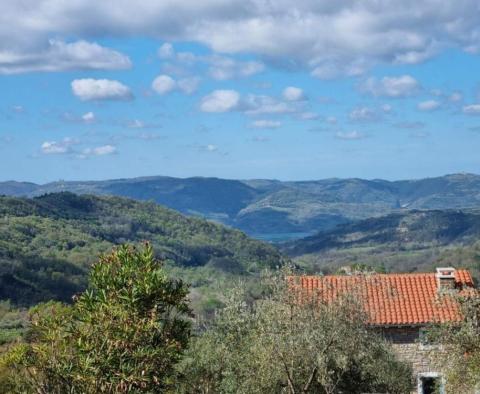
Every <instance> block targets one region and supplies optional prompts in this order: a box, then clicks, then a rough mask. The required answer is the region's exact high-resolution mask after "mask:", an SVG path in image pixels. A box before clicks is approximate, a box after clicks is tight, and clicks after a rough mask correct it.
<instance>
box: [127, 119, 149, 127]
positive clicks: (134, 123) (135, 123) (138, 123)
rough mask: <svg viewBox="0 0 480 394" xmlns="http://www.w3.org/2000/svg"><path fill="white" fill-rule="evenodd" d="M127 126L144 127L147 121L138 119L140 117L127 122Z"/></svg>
mask: <svg viewBox="0 0 480 394" xmlns="http://www.w3.org/2000/svg"><path fill="white" fill-rule="evenodd" d="M127 127H128V128H130V129H143V128H144V127H145V122H142V121H141V120H138V119H134V120H131V121H129V122H127Z"/></svg>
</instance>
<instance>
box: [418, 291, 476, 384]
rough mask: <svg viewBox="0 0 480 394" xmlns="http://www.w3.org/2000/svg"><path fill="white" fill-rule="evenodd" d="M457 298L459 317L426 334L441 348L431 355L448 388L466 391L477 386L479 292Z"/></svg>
mask: <svg viewBox="0 0 480 394" xmlns="http://www.w3.org/2000/svg"><path fill="white" fill-rule="evenodd" d="M456 300H457V302H458V304H459V306H460V311H461V313H462V320H461V321H457V322H455V321H453V322H446V323H443V324H439V325H437V326H436V327H433V328H432V329H431V330H430V331H429V333H428V337H427V338H428V339H429V340H430V341H431V342H433V343H437V344H440V345H441V346H442V348H443V351H442V352H435V351H433V352H432V355H433V356H434V357H435V358H436V361H437V362H438V363H439V365H440V366H442V367H443V370H444V371H445V374H446V385H447V387H446V389H447V392H462V393H468V392H473V391H474V389H475V388H480V296H479V294H478V293H476V292H475V291H473V290H472V291H471V292H469V293H468V294H467V296H465V294H463V295H462V294H460V295H458V296H457V297H456Z"/></svg>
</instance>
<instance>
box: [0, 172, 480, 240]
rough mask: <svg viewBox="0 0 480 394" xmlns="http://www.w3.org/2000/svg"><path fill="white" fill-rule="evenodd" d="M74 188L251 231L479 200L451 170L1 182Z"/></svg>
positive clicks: (36, 191) (29, 191) (479, 189)
mask: <svg viewBox="0 0 480 394" xmlns="http://www.w3.org/2000/svg"><path fill="white" fill-rule="evenodd" d="M61 191H71V192H74V193H78V194H84V193H89V194H95V195H118V196H124V197H129V198H134V199H137V200H152V201H155V202H157V203H159V204H162V205H165V206H167V207H169V208H172V209H175V210H178V211H180V212H182V213H184V214H187V215H197V216H202V217H205V218H209V219H213V220H216V221H218V222H221V223H223V224H226V225H228V226H231V227H235V228H238V229H240V230H242V231H245V232H247V233H248V234H251V235H253V236H255V237H259V238H265V239H272V238H273V237H274V236H275V237H276V236H278V235H279V234H280V235H282V234H283V237H284V238H289V237H292V238H295V237H296V238H298V237H299V236H304V235H305V233H314V232H317V231H320V230H329V229H332V228H334V227H335V226H336V225H337V224H342V223H347V222H351V221H355V220H361V219H366V218H368V217H377V216H383V215H387V214H389V213H392V212H401V211H403V210H412V209H413V210H415V209H416V210H419V209H421V210H432V209H442V210H444V209H465V208H477V207H480V176H478V175H473V174H453V175H446V176H442V177H436V178H427V179H419V180H404V181H385V180H379V179H375V180H364V179H357V178H353V179H324V180H314V181H301V182H281V181H276V180H246V181H239V180H225V179H218V178H200V177H195V178H185V179H181V178H172V177H161V176H159V177H144V178H134V179H117V180H107V181H95V182H93V181H92V182H64V181H60V182H53V183H49V184H45V185H35V184H31V183H22V182H13V181H10V182H3V183H1V182H0V194H6V195H15V196H28V197H32V196H38V195H42V194H45V193H52V192H61Z"/></svg>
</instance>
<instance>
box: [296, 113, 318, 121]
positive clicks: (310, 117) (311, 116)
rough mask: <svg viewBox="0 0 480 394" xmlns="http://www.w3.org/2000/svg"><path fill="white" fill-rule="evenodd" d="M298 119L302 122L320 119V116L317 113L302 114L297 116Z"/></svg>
mask: <svg viewBox="0 0 480 394" xmlns="http://www.w3.org/2000/svg"><path fill="white" fill-rule="evenodd" d="M297 118H298V119H301V120H315V119H318V118H319V115H318V114H317V113H315V112H301V113H299V114H298V115H297Z"/></svg>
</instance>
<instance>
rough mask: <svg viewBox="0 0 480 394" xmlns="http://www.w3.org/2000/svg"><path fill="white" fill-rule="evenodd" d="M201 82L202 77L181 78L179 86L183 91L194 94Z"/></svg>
mask: <svg viewBox="0 0 480 394" xmlns="http://www.w3.org/2000/svg"><path fill="white" fill-rule="evenodd" d="M199 83H200V78H197V77H189V78H182V79H179V80H178V82H177V86H178V88H179V89H180V90H181V91H182V92H183V93H185V94H192V93H195V92H196V91H197V88H198V84H199Z"/></svg>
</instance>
